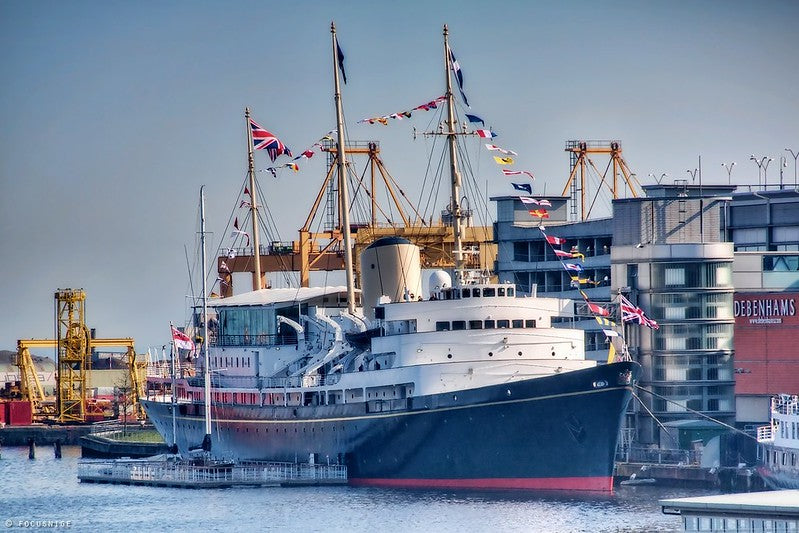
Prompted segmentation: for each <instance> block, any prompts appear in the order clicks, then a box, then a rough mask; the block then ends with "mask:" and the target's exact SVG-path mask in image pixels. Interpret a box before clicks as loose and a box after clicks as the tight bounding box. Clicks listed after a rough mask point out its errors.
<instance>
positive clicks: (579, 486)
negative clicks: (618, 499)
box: [349, 476, 613, 492]
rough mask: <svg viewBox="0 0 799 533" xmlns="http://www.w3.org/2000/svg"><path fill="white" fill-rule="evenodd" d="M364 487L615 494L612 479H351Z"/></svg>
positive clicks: (598, 477)
mask: <svg viewBox="0 0 799 533" xmlns="http://www.w3.org/2000/svg"><path fill="white" fill-rule="evenodd" d="M349 484H350V485H355V486H361V487H401V488H416V489H427V488H430V489H432V488H435V489H442V488H445V489H521V490H584V491H591V492H613V478H612V477H602V476H597V477H550V478H488V479H365V478H356V479H350V480H349Z"/></svg>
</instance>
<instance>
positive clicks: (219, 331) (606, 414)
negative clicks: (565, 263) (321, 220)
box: [143, 26, 640, 492]
mask: <svg viewBox="0 0 799 533" xmlns="http://www.w3.org/2000/svg"><path fill="white" fill-rule="evenodd" d="M332 32H333V51H334V53H333V73H334V84H335V101H336V104H337V117H338V140H337V143H338V147H337V148H338V150H337V151H338V153H339V154H342V157H340V158H339V159H338V165H339V169H338V170H339V176H340V177H339V180H340V181H339V183H340V184H342V187H343V189H344V191H346V182H345V180H342V179H341V176H342V175H343V174H344V166H345V164H346V163H345V161H344V157H343V154H345V153H346V152H345V150H344V149H343V148H342V143H343V142H344V136H343V123H342V118H341V117H342V113H341V99H340V86H339V81H338V76H339V72H338V70H337V68H336V67H337V64H336V49H337V45H336V37H335V28H334V27H333V28H332ZM444 55H445V58H446V59H445V62H446V64H445V71H446V84H447V92H446V104H445V105H447V106H448V111H447V117H448V120H447V122H446V124H445V125H444V127H443V129H444V134H445V135H446V136H447V137H448V140H449V141H450V142H449V148H450V150H449V152H450V153H449V157H450V170H451V177H452V180H451V184H452V193H451V197H450V202H451V204H450V206H449V212H450V213H451V214H452V217H451V220H452V224H453V234H454V242H455V244H454V256H455V268H454V270H452V271H444V270H439V271H435V272H433V273H432V274H430V277H429V283H428V287H429V288H428V290H427V291H426V293H423V288H422V287H423V285H422V273H421V268H420V260H419V256H420V252H419V247H418V246H416V245H414V244H413V243H412V242H410V241H409V240H406V239H404V238H401V237H384V238H381V239H379V240H377V241H375V242H373V243H372V244H371V245H369V246H368V247H366V249H365V250H364V251H363V252H362V254H361V256H360V265H361V268H360V272H361V275H360V289H356V288H355V286H354V280H353V274H352V263H353V258H352V257H351V253H352V250H351V244H350V243H349V242H348V241H347V239H348V235H349V232H348V231H343V232H342V234H343V240H344V250H343V253H344V254H345V264H346V266H347V272H346V274H347V284H346V286H332V287H300V288H269V289H267V288H260V287H258V286H256V288H255V289H254V290H253V291H250V292H246V293H242V294H238V295H234V296H231V297H228V298H221V299H218V298H214V299H210V300H209V299H207V298H203V305H202V307H201V308H199V307H198V308H197V309H196V311H195V318H194V325H195V326H196V327H197V328H199V331H200V332H202V333H203V335H202V337H203V344H202V353H203V355H202V356H200V357H197V359H196V367H195V369H194V372H193V375H189V374H192V373H189V374H183V375H177V374H176V373H174V372H173V374H172V375H171V376H161V377H151V378H149V381H148V390H149V391H150V392H149V393H148V398H147V399H146V400H145V401H143V405H144V406H145V409H146V410H147V415H148V417H149V418H150V420H152V422H153V424H154V425H155V427H156V428H157V429H158V431H159V432H160V433H161V434H162V436H163V437H164V440H165V441H166V442H167V443H174V446H175V447H176V448H177V450H178V451H179V452H180V453H181V454H191V453H193V452H194V453H197V452H198V451H201V452H202V453H205V454H207V455H209V456H211V457H214V458H217V459H223V458H224V459H233V460H237V461H289V462H297V461H307V462H310V463H314V464H320V463H321V464H324V463H328V464H344V465H346V467H347V475H348V482H349V483H350V484H351V485H360V486H380V487H407V488H439V489H440V488H446V489H461V488H466V489H527V490H585V491H603V492H608V491H612V487H613V469H614V456H615V451H616V445H617V440H618V435H619V428H620V426H621V424H622V421H623V418H624V414H625V411H626V408H627V405H628V403H629V401H630V398H631V396H632V389H633V387H634V384H635V382H636V379H637V376H638V373H639V370H640V367H639V365H638V364H637V363H635V362H633V361H631V360H629V358H627V359H626V360H617V361H614V362H610V363H608V364H598V363H597V362H595V361H592V360H586V358H585V352H584V333H583V331H582V330H580V329H576V328H569V327H560V326H561V325H560V324H558V327H555V326H556V322H558V321H562V320H564V317H568V316H570V313H571V311H570V310H571V309H572V308H573V303H572V302H571V301H570V300H564V299H558V298H543V297H537V295H536V291H535V288H533V289H532V291H531V293H530V294H524V295H522V294H519V293H518V292H517V289H516V287H515V285H514V284H512V283H506V282H498V281H496V280H493V279H492V278H491V276H490V275H489V273H488V272H486V271H482V270H469V269H466V268H464V262H463V257H464V255H465V254H466V251H464V250H463V249H462V247H461V242H460V234H461V231H462V227H461V225H462V224H463V217H464V215H463V209H462V206H460V205H459V199H460V198H461V197H462V196H461V193H460V191H459V187H460V174H459V171H458V167H457V150H456V148H455V136H456V125H457V122H456V119H455V113H454V103H453V91H452V81H451V72H452V71H453V62H454V57H453V55H452V54H451V53H450V50H449V44H448V32H447V28H446V26H445V27H444ZM251 160H252V159H251ZM251 175H252V173H251ZM251 190H254V187H252V188H251ZM344 197H345V198H346V194H345V196H344ZM253 203H255V201H254V200H253ZM342 205H348V204H347V202H346V201H345V200H343V201H342ZM346 211H347V210H346V209H344V210H342V216H341V218H342V226H341V227H343V228H347V227H349V220H348V215H347V213H346ZM203 221H204V216H203ZM201 234H202V235H205V231H204V229H203V231H202V232H201ZM256 255H257V254H256ZM203 256H204V254H203ZM203 264H205V262H204V261H203ZM203 271H205V268H203ZM203 293H204V294H205V293H206V290H205V289H204V290H203ZM566 319H567V318H566Z"/></svg>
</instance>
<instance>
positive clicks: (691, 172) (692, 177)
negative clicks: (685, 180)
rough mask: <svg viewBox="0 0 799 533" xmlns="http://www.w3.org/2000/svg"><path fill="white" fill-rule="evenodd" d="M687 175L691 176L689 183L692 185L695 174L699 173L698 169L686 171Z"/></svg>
mask: <svg viewBox="0 0 799 533" xmlns="http://www.w3.org/2000/svg"><path fill="white" fill-rule="evenodd" d="M686 172H687V173H688V174H690V175H691V183H692V184H693V183H694V182H695V181H696V173H697V172H699V169H698V168H695V169H693V170H691V169H690V168H689V169H688V170H686Z"/></svg>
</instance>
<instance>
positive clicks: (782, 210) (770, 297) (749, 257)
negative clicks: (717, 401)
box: [727, 189, 799, 429]
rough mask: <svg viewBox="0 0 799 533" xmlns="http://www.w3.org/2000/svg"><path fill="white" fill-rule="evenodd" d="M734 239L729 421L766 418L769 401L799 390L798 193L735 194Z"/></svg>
mask: <svg viewBox="0 0 799 533" xmlns="http://www.w3.org/2000/svg"><path fill="white" fill-rule="evenodd" d="M727 232H728V236H729V238H730V239H731V240H734V242H735V262H734V266H733V283H734V285H735V308H734V314H735V393H736V396H735V399H736V422H737V424H738V425H739V426H741V427H744V428H748V429H753V428H755V427H756V426H758V425H761V424H764V423H767V422H768V420H769V406H770V399H771V397H772V396H774V395H777V394H798V393H799V315H797V311H799V191H797V190H794V189H776V190H756V191H747V192H742V193H738V194H735V195H734V196H733V202H732V204H731V205H730V209H729V211H728V224H727Z"/></svg>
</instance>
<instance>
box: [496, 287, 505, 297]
mask: <svg viewBox="0 0 799 533" xmlns="http://www.w3.org/2000/svg"><path fill="white" fill-rule="evenodd" d="M497 296H503V297H504V296H505V287H500V288H498V289H497Z"/></svg>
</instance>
